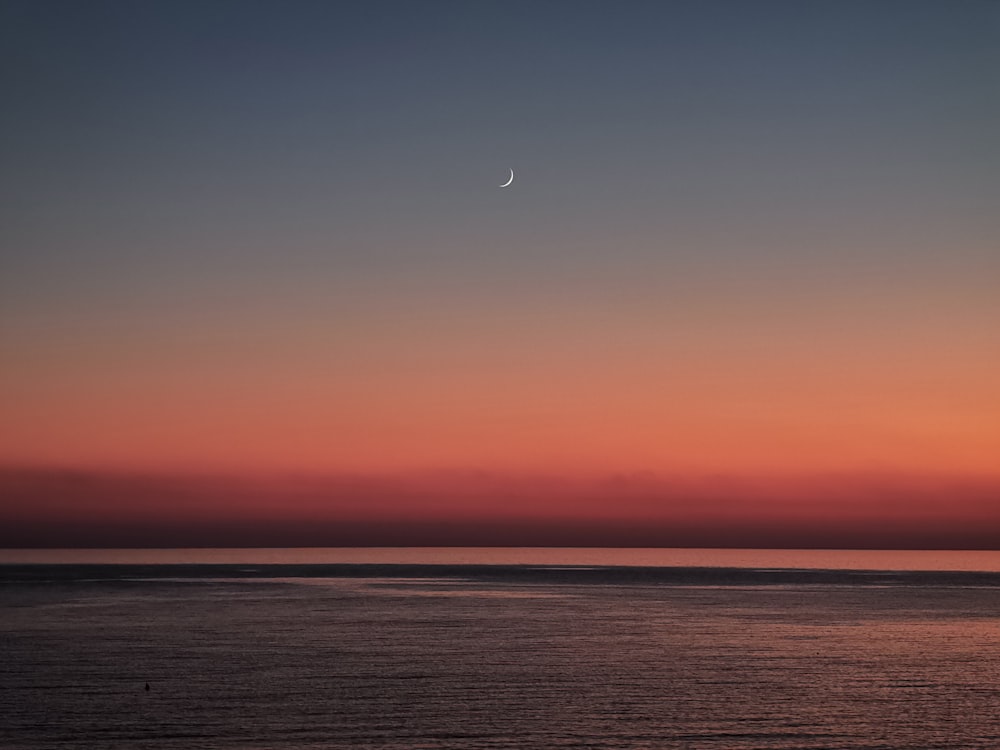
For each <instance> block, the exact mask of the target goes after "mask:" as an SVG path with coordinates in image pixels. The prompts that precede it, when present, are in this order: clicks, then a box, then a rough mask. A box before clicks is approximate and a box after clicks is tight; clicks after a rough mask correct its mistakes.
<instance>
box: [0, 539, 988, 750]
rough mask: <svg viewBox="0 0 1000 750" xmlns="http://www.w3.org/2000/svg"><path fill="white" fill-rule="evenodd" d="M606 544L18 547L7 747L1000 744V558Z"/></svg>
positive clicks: (8, 611)
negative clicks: (35, 556)
mask: <svg viewBox="0 0 1000 750" xmlns="http://www.w3.org/2000/svg"><path fill="white" fill-rule="evenodd" d="M604 552H606V553H607V556H605V557H601V556H600V555H592V556H591V557H590V559H589V560H586V561H583V560H581V559H580V558H578V557H573V556H574V555H577V554H578V553H580V554H582V551H566V550H555V551H546V552H542V551H537V550H536V551H507V552H503V553H500V552H492V551H487V552H484V553H482V554H483V555H485V556H486V557H485V558H484V557H483V556H480V557H479V558H476V559H472V560H468V561H466V562H463V560H464V559H465V558H461V557H459V558H455V557H452V558H450V559H449V558H447V557H434V555H438V554H443V555H447V554H451V553H445V552H442V551H436V552H435V551H427V550H422V551H405V552H399V551H397V554H396V557H395V558H393V557H392V556H391V555H390V554H389V553H387V552H385V551H381V552H380V551H373V550H369V551H366V552H364V553H359V552H358V551H353V552H345V551H343V550H337V551H332V552H331V551H318V550H315V551H301V550H298V551H288V552H286V553H284V554H285V555H286V556H285V557H284V558H282V557H281V554H282V553H277V552H275V551H267V552H266V553H265V554H262V555H256V556H255V555H254V554H253V553H252V552H251V551H232V550H231V551H227V552H226V553H218V555H219V556H216V557H213V556H212V554H215V553H207V552H206V553H205V554H206V555H207V556H204V557H197V556H195V557H192V556H191V552H190V551H185V552H184V553H177V552H175V553H173V554H174V555H175V557H174V558H172V559H162V558H155V559H151V558H144V559H132V560H131V561H129V562H127V563H126V562H125V561H124V560H122V559H121V558H116V560H117V561H118V564H115V565H102V564H97V563H102V562H108V559H107V558H90V559H84V557H86V556H84V557H81V558H79V559H78V560H77V563H78V564H74V565H68V564H63V565H37V564H16V563H17V562H21V563H25V562H27V561H25V560H21V561H16V560H10V559H9V558H8V562H9V564H7V565H2V566H0V747H2V748H10V749H13V750H17V749H24V750H27V749H28V748H31V749H32V750H39V749H41V748H51V749H52V750H58V749H60V748H74V749H76V748H139V749H142V748H170V749H175V748H195V749H197V748H205V749H206V750H207V749H214V748H242V749H244V750H251V749H252V750H263V749H265V748H267V749H269V750H286V749H287V750H291V749H293V748H294V749H297V750H299V749H306V748H308V749H310V750H312V749H317V748H391V749H393V750H402V749H403V748H447V749H452V748H454V749H456V750H457V749H458V748H470V749H472V750H476V749H479V748H483V749H486V748H593V749H600V748H608V749H611V748H629V749H633V748H634V749H636V750H638V749H639V748H645V749H647V750H652V749H655V748H689V749H690V750H695V749H698V750H703V749H704V750H707V749H709V748H711V749H713V750H722V749H731V750H749V749H751V748H759V749H761V750H763V749H765V748H767V749H772V750H777V749H779V748H780V749H782V750H792V749H803V750H804V749H806V748H810V749H818V748H830V749H832V748H843V749H848V748H858V749H860V748H867V749H870V750H874V749H876V748H881V749H892V750H897V749H898V750H903V749H906V750H918V749H919V750H931V749H932V748H949V749H951V748H977V749H979V748H981V749H982V750H987V749H988V750H996V748H998V747H1000V573H997V566H996V565H995V561H996V557H995V555H994V556H993V558H992V559H993V561H994V564H992V565H988V564H986V562H982V561H981V562H977V563H969V562H967V563H962V564H960V563H959V562H957V560H958V557H955V558H954V559H953V562H952V565H951V567H950V568H944V567H940V566H931V565H929V564H927V563H929V562H930V560H932V559H935V558H933V557H923V558H921V560H922V562H921V564H919V565H915V566H913V568H914V569H915V570H921V571H933V570H935V569H937V570H950V571H952V572H948V573H940V574H933V573H912V572H908V571H907V569H905V568H901V567H899V566H895V567H890V566H883V567H878V566H872V565H868V564H867V563H866V561H867V562H871V561H873V560H875V559H877V556H876V557H864V556H866V555H869V554H870V553H843V554H844V555H845V556H846V557H844V558H842V559H844V560H850V559H856V558H851V557H850V556H851V555H855V556H858V555H860V556H862V557H863V559H860V558H857V559H860V562H859V563H858V564H857V565H855V564H848V565H846V566H845V567H842V568H837V567H836V566H833V565H831V564H830V563H829V560H830V559H831V558H829V557H828V555H829V553H818V556H817V557H816V558H815V559H814V560H813V564H804V563H803V560H802V556H803V555H804V556H808V555H806V553H788V554H789V556H787V557H783V555H784V554H785V553H777V556H778V557H782V559H784V560H791V559H794V560H796V562H795V564H791V565H788V566H781V565H777V564H772V563H774V562H776V561H775V559H774V557H773V556H774V555H775V553H767V554H766V555H765V554H763V553H758V552H753V551H743V552H740V553H737V552H733V557H725V559H719V558H716V562H715V564H714V565H699V564H698V562H699V561H701V560H705V559H707V558H711V555H710V554H709V553H708V552H707V551H700V553H701V554H702V557H701V558H699V557H697V554H696V553H698V552H699V551H689V552H680V551H658V554H661V555H664V556H665V557H669V556H670V555H672V554H676V555H678V557H674V558H671V559H674V560H683V562H682V563H675V564H674V565H673V566H671V567H658V566H656V565H650V563H649V558H648V557H647V558H643V562H640V563H637V564H633V567H629V562H628V560H629V559H630V558H628V554H642V553H643V552H642V551H626V552H627V554H625V556H624V557H616V555H617V554H618V551H602V554H603V553H604ZM7 554H10V553H7ZM114 554H116V555H117V554H120V553H114ZM156 554H161V553H156ZM162 554H164V555H166V554H167V553H166V552H165V551H162ZM226 554H233V555H236V557H237V558H238V559H236V558H232V559H225V555H226ZM324 554H326V555H332V556H333V557H334V558H336V556H338V555H339V556H340V557H339V558H337V559H331V558H330V557H326V558H325V559H317V557H316V556H317V555H320V556H322V555H324ZM456 554H457V553H456ZM462 554H468V553H462ZM494 554H496V555H497V557H489V555H494ZM796 554H797V555H799V557H798V558H796V557H795V555H796ZM881 554H882V555H884V557H883V558H882V559H884V560H890V559H892V560H899V559H900V557H899V554H900V553H895V552H893V553H881ZM913 554H916V553H913ZM931 554H932V555H934V554H937V553H931ZM960 554H963V555H964V554H966V553H960ZM243 555H245V557H244V556H243ZM297 555H301V556H302V557H296V556H297ZM382 555H389V556H388V557H383V556H382ZM407 555H413V557H412V558H410V557H407ZM421 555H430V556H429V557H421ZM537 555H541V557H537ZM545 555H550V557H549V558H547V559H544V558H545ZM567 555H568V556H567ZM689 555H694V557H691V556H689ZM740 555H742V557H740ZM769 555H770V556H772V557H770V558H768V556H769ZM276 556H277V557H276ZM366 556H367V557H366ZM505 556H506V557H505ZM154 557H155V556H154ZM834 557H836V556H834ZM945 557H947V555H946V556H945ZM487 558H488V559H487ZM765 558H768V559H770V560H771V562H770V563H767V562H766V560H765ZM659 559H664V558H659ZM966 559H967V560H968V558H966ZM989 559H990V558H989V555H987V556H986V557H984V558H981V560H986V561H987V562H988V560H989ZM612 560H613V561H612ZM623 560H625V562H623ZM737 560H744V561H746V562H747V564H746V565H743V566H740V565H733V562H734V561H737ZM821 560H822V561H825V562H822V561H821ZM49 562H51V559H50V560H49ZM171 562H172V563H178V562H185V563H188V564H184V565H176V564H175V565H170V564H165V563H171ZM84 563H89V564H84ZM194 563H199V564H194ZM861 563H866V564H861ZM575 566H582V567H575ZM852 571H853V572H852ZM963 571H984V572H963ZM990 571H992V572H990ZM147 682H148V683H149V685H150V690H149V691H148V692H147V691H146V690H145V689H144V686H145V684H146V683H147Z"/></svg>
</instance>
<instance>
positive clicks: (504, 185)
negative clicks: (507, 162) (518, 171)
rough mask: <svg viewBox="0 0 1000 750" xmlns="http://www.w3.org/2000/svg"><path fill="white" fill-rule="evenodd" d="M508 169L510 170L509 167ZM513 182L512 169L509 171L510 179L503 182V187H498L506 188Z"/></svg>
mask: <svg viewBox="0 0 1000 750" xmlns="http://www.w3.org/2000/svg"><path fill="white" fill-rule="evenodd" d="M508 169H510V167H508ZM513 181H514V170H513V169H511V170H510V179H509V180H507V182H505V183H504V184H503V185H501V186H500V187H507V186H508V185H509V184H510V183H512V182H513Z"/></svg>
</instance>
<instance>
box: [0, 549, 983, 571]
mask: <svg viewBox="0 0 1000 750" xmlns="http://www.w3.org/2000/svg"><path fill="white" fill-rule="evenodd" d="M0 563H56V564H81V563H112V564H123V565H139V564H171V563H205V564H211V563H216V564H230V565H268V564H296V565H304V564H365V563H391V564H406V565H545V566H560V565H569V566H581V565H583V566H586V565H597V566H615V565H630V566H650V567H723V568H754V569H783V570H787V569H802V570H812V569H824V570H938V571H993V572H1000V551H988V550H987V551H984V550H972V551H966V550H944V551H937V550H752V549H605V548H540V547H325V548H291V549H142V550H98V549H75V550H0Z"/></svg>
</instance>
